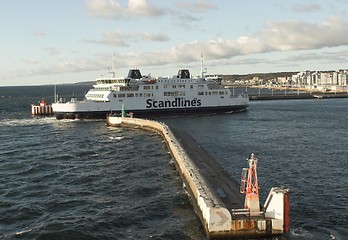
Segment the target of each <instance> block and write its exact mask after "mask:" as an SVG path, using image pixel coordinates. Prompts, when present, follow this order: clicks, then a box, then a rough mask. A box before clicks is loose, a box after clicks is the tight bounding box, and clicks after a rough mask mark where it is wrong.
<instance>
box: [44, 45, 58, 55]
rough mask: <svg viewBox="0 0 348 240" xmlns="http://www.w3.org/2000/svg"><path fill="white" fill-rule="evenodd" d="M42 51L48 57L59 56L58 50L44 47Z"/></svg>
mask: <svg viewBox="0 0 348 240" xmlns="http://www.w3.org/2000/svg"><path fill="white" fill-rule="evenodd" d="M44 51H45V52H46V53H47V54H48V55H50V56H54V55H58V54H59V52H58V50H57V49H56V48H54V47H46V48H44Z"/></svg>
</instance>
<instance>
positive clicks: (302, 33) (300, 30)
mask: <svg viewBox="0 0 348 240" xmlns="http://www.w3.org/2000/svg"><path fill="white" fill-rule="evenodd" d="M347 24H348V22H347V21H346V20H345V19H342V18H339V17H332V18H329V19H327V20H326V21H324V22H322V23H320V24H314V23H307V22H302V21H284V22H271V21H270V22H268V23H267V26H266V29H265V30H264V31H262V32H260V33H259V34H257V35H256V36H255V37H257V38H259V39H260V40H261V41H263V42H264V44H266V45H268V48H269V49H270V50H274V51H289V50H300V49H315V48H323V47H336V46H341V45H347V44H348V32H347V31H346V30H345V26H347Z"/></svg>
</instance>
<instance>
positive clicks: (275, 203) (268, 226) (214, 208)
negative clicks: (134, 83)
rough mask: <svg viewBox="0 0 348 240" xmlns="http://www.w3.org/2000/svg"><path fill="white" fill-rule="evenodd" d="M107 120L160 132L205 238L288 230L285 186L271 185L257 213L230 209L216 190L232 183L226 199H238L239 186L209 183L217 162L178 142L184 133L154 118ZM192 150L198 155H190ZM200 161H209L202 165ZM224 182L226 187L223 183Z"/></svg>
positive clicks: (215, 173) (217, 173)
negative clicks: (255, 214) (262, 205)
mask: <svg viewBox="0 0 348 240" xmlns="http://www.w3.org/2000/svg"><path fill="white" fill-rule="evenodd" d="M107 123H108V125H111V126H128V127H136V128H141V129H144V130H149V131H153V132H157V133H159V134H160V135H162V137H163V139H164V140H165V143H166V145H167V147H168V149H169V151H170V153H171V154H172V156H173V158H174V160H175V161H174V162H175V165H176V168H177V171H178V173H179V175H180V177H181V179H182V181H183V182H184V185H185V187H186V189H187V191H188V192H189V194H190V197H191V200H192V201H191V203H192V204H193V206H194V208H195V212H196V214H197V215H198V217H199V218H200V220H201V222H202V225H203V228H204V231H205V234H206V236H207V238H208V239H218V238H219V239H221V238H223V239H226V238H227V239H231V238H259V237H269V236H276V235H281V234H283V233H284V232H287V231H288V230H289V224H290V222H289V194H288V189H282V188H272V189H271V191H270V193H269V196H268V198H267V201H266V203H265V205H264V210H263V211H262V212H260V213H258V214H257V215H258V216H252V215H251V214H250V211H249V210H248V209H244V208H243V206H241V207H240V205H237V207H232V209H231V207H226V206H227V205H226V204H228V201H227V202H226V199H222V198H221V196H219V193H217V192H216V189H217V188H225V189H226V186H228V187H231V186H232V188H233V189H232V194H230V195H229V198H232V199H229V200H232V201H233V202H234V201H236V200H237V198H238V196H237V195H238V194H240V193H239V188H238V187H235V186H233V185H234V183H233V182H231V181H230V179H228V178H223V179H222V180H223V181H222V182H217V185H216V183H213V184H212V182H211V181H213V182H215V180H216V178H218V177H219V176H220V175H223V173H222V172H221V171H220V170H219V169H218V168H216V165H211V164H210V163H211V162H212V159H210V158H208V157H206V156H205V153H204V152H203V153H202V152H201V151H202V148H201V147H200V146H196V145H195V146H192V145H194V142H193V141H190V140H189V141H184V142H185V144H190V146H189V147H188V146H183V145H182V144H181V143H182V142H181V141H182V138H183V137H184V135H182V134H180V133H178V132H177V130H175V133H174V132H173V131H172V130H171V129H170V128H169V127H168V126H167V125H165V124H164V123H160V122H157V121H152V120H145V119H139V118H128V117H109V116H108V118H107ZM177 136H179V137H180V139H178V138H177ZM184 138H185V137H184ZM190 148H191V149H190ZM185 149H186V150H185ZM192 151H193V152H200V153H201V154H199V155H192ZM188 153H190V154H188ZM190 156H191V157H190ZM197 156H200V157H197ZM202 162H205V163H208V164H205V165H201V164H202ZM214 162H215V161H214ZM209 164H210V165H209ZM208 172H209V173H211V172H213V178H209V176H207V173H208ZM207 179H209V181H208V180H207ZM214 184H215V185H214ZM224 184H225V185H226V186H223V185H224ZM225 203H226V204H225ZM229 206H230V205H229Z"/></svg>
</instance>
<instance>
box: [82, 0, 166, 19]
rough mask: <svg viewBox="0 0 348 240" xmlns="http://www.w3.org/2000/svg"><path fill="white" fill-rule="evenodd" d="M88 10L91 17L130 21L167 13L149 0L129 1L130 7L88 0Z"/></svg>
mask: <svg viewBox="0 0 348 240" xmlns="http://www.w3.org/2000/svg"><path fill="white" fill-rule="evenodd" d="M86 9H87V12H88V14H89V15H91V16H96V17H103V18H110V19H130V18H133V17H139V16H151V17H157V16H161V15H164V14H165V13H166V11H163V9H161V8H159V7H157V6H154V5H152V4H149V3H148V2H147V0H128V5H124V6H122V5H120V4H119V3H118V1H117V0H88V1H87V2H86Z"/></svg>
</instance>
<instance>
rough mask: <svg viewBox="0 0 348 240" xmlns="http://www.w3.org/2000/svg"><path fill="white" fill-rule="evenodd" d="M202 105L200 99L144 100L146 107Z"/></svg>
mask: <svg viewBox="0 0 348 240" xmlns="http://www.w3.org/2000/svg"><path fill="white" fill-rule="evenodd" d="M201 105H202V102H201V100H200V99H193V100H186V99H185V98H175V99H174V100H164V101H157V100H153V99H147V100H146V108H170V107H199V106H201Z"/></svg>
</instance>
